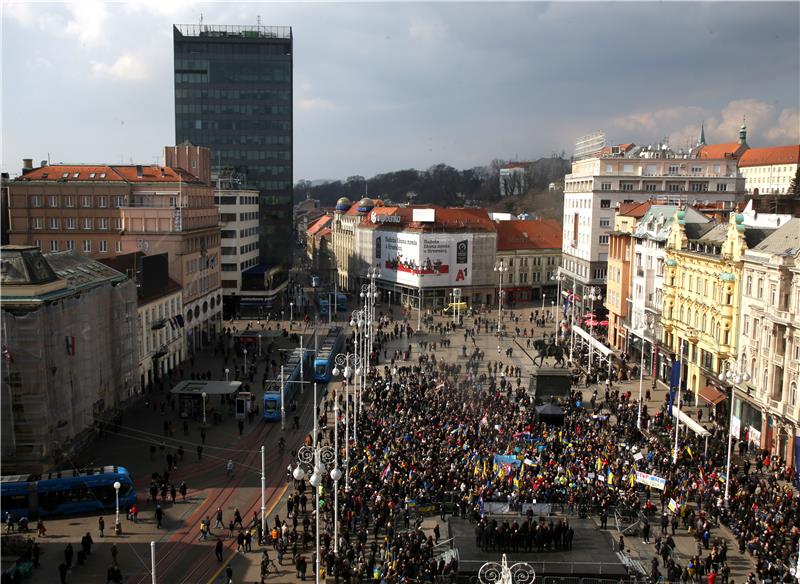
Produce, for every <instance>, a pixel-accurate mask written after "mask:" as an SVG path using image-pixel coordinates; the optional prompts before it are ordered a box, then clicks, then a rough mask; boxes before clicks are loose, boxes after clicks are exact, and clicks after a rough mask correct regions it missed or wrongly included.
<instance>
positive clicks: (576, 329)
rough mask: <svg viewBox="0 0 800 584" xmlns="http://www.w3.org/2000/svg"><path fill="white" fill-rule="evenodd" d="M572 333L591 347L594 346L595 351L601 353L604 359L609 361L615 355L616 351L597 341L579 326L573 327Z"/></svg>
mask: <svg viewBox="0 0 800 584" xmlns="http://www.w3.org/2000/svg"><path fill="white" fill-rule="evenodd" d="M572 331H573V332H574V333H575V334H577V335H578V336H579V337H580V338H581V339H583V340H584V341H586V342H587V343H589V344H590V345H592V346H594V350H595V351H597V352H599V353H600V354H601V355H602V356H603V357H605V358H606V359H608V358H609V357H610V356H611V355H613V354H614V351H612V350H611V349H609V348H608V347H606V346H605V345H604V344H603V343H601V342H600V341H598V340H597V339H595V338H594V337H593V336H592V335H590V334H589V333H587V332H586V331H585V330H583V329H582V328H581V327H579V326H577V325H572Z"/></svg>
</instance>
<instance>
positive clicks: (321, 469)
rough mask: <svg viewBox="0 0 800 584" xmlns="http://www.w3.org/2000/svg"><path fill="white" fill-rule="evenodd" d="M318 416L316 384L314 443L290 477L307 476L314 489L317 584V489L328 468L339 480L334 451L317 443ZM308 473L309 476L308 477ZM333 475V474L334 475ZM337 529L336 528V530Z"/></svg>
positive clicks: (300, 453)
mask: <svg viewBox="0 0 800 584" xmlns="http://www.w3.org/2000/svg"><path fill="white" fill-rule="evenodd" d="M318 419H319V415H318V412H317V384H316V383H315V384H314V441H313V445H312V446H308V445H305V444H304V445H303V446H301V447H300V449H299V450H298V452H297V466H296V467H295V469H294V471H292V476H293V477H294V478H295V480H298V481H302V480H304V479H305V478H306V476H308V482H309V484H310V485H311V486H312V487H313V488H314V508H315V515H316V530H315V531H316V538H315V545H316V551H317V562H316V566H315V570H316V583H317V584H319V572H320V553H319V552H320V550H319V487H320V485H322V479H323V478H324V477H325V473H326V472H328V468H329V467H330V468H332V471H331V478H333V479H334V482H337V481H338V479H337V478H335V477H339V478H341V471H340V470H339V469H338V468H337V467H336V460H337V457H336V453H335V449H334V448H331V447H330V446H322V445H321V444H318V443H317V434H318V429H317V420H318ZM309 473H310V476H309ZM334 473H335V474H334ZM337 529H338V528H337Z"/></svg>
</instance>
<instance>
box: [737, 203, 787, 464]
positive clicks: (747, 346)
mask: <svg viewBox="0 0 800 584" xmlns="http://www.w3.org/2000/svg"><path fill="white" fill-rule="evenodd" d="M739 325H740V328H739V339H740V343H739V347H738V348H739V350H738V352H737V354H736V355H734V356H732V359H731V363H730V364H729V366H730V367H732V368H734V369H739V370H740V371H742V372H744V371H746V372H747V373H748V374H749V375H750V379H749V380H748V381H747V382H742V383H741V384H738V385H737V386H736V402H735V403H734V415H735V416H736V417H737V418H738V420H739V422H740V424H739V426H740V428H741V432H742V435H741V436H740V437H741V438H744V433H745V432H746V433H747V437H748V439H749V440H750V441H751V443H753V444H755V445H757V446H759V447H761V448H764V449H767V450H769V451H770V453H771V454H772V455H775V456H778V457H780V458H782V459H783V460H784V461H785V462H786V466H789V467H792V466H794V465H793V462H792V461H793V460H794V458H795V451H796V442H797V440H798V434H800V425H799V423H800V396H799V395H798V389H800V219H798V218H793V219H791V220H790V221H789V222H788V223H785V224H784V225H783V226H782V227H780V228H778V229H777V230H775V231H774V232H773V233H772V234H771V235H769V236H768V237H767V238H766V239H764V240H763V241H762V242H761V243H759V244H758V245H756V246H754V247H753V248H752V249H748V250H747V251H745V253H744V256H743V274H742V300H741V319H740V321H739Z"/></svg>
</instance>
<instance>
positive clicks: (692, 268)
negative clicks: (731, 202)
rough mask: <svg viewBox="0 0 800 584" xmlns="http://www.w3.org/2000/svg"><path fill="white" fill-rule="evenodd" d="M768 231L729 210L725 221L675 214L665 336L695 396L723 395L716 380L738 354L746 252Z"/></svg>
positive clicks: (718, 397) (667, 275)
mask: <svg viewBox="0 0 800 584" xmlns="http://www.w3.org/2000/svg"><path fill="white" fill-rule="evenodd" d="M769 232H770V230H766V229H754V228H749V227H748V228H745V226H744V217H743V216H742V215H741V214H739V213H731V214H730V217H729V220H728V221H727V222H725V223H716V224H715V223H705V224H701V223H689V224H687V223H686V212H685V211H679V212H678V213H676V214H675V215H674V218H673V228H672V230H671V232H670V236H669V239H668V242H667V259H666V261H665V267H666V273H665V277H664V293H663V312H662V325H663V335H664V336H663V342H664V345H665V346H666V347H670V348H671V350H672V352H673V356H674V355H683V358H682V359H681V362H682V365H681V386H682V387H685V388H688V389H689V390H691V392H692V393H693V395H694V398H695V402H697V401H698V400H699V399H700V397H703V398H704V399H706V400H707V401H711V402H712V403H717V402H718V401H720V400H721V399H724V398H723V396H722V395H721V393H720V391H719V390H718V388H719V383H718V381H717V379H718V376H719V373H720V371H721V369H722V366H723V365H724V364H725V363H726V362H727V361H728V360H729V359H731V358H734V359H735V358H736V356H737V343H738V332H737V331H738V330H739V318H740V306H739V304H740V298H741V295H740V289H739V288H740V283H741V279H742V269H743V266H742V264H743V256H744V252H745V251H746V250H747V249H748V248H751V247H753V246H754V245H756V244H758V243H759V242H760V241H761V240H763V239H764V237H765V236H766V235H767V234H768V233H769Z"/></svg>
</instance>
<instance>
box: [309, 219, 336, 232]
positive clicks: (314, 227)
mask: <svg viewBox="0 0 800 584" xmlns="http://www.w3.org/2000/svg"><path fill="white" fill-rule="evenodd" d="M330 222H331V216H330V215H323V216H322V217H320V218H319V219H317V220H316V221H314V223H312V224H311V227H309V228H308V234H309V235H316V234H317V232H318V231H320V230H321V229H322V228H323V227H325V226H326V225H328V223H330Z"/></svg>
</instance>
